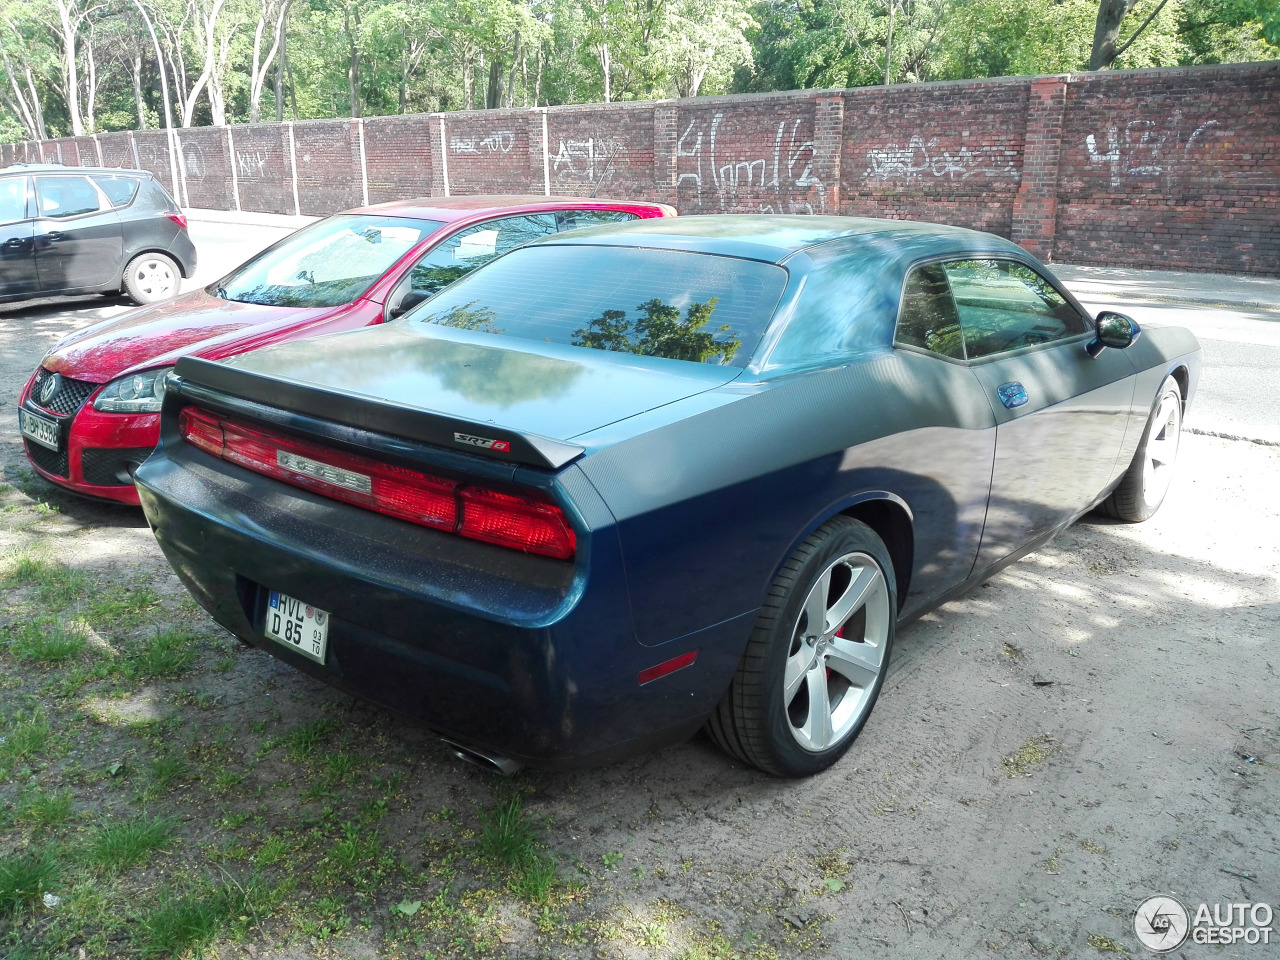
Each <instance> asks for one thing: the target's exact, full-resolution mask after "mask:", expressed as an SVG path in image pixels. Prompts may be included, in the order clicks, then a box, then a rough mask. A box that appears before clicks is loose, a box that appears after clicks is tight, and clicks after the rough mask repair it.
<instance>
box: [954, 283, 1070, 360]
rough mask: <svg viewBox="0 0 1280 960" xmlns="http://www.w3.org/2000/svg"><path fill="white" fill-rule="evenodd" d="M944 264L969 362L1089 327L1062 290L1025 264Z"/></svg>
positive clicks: (1053, 339) (1033, 344) (1063, 336)
mask: <svg viewBox="0 0 1280 960" xmlns="http://www.w3.org/2000/svg"><path fill="white" fill-rule="evenodd" d="M945 268H946V274H947V279H948V280H949V281H950V282H951V293H952V295H953V297H954V298H955V304H956V309H957V310H958V311H959V314H960V324H961V326H962V327H963V329H964V346H965V353H966V355H967V356H968V358H969V359H970V360H975V359H978V358H981V357H989V356H991V355H993V354H997V353H1004V352H1006V351H1008V350H1017V349H1019V348H1021V347H1031V346H1036V345H1038V344H1042V343H1052V342H1053V341H1055V340H1066V339H1068V338H1070V337H1075V336H1078V335H1080V334H1083V333H1086V332H1087V331H1088V329H1089V327H1088V324H1087V322H1086V320H1085V318H1084V317H1083V316H1081V314H1080V313H1079V312H1078V311H1077V310H1076V309H1075V308H1074V307H1073V306H1071V304H1069V303H1068V302H1067V301H1066V299H1065V298H1063V296H1062V294H1060V293H1058V291H1057V290H1056V289H1054V287H1053V285H1052V284H1051V283H1049V281H1048V280H1046V279H1045V278H1044V277H1042V276H1041V275H1040V274H1038V273H1036V272H1035V271H1034V270H1032V269H1031V268H1030V267H1028V266H1025V265H1024V264H1021V263H1016V262H1014V261H1012V260H953V261H951V262H949V263H947V264H946V265H945Z"/></svg>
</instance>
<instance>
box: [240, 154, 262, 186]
mask: <svg viewBox="0 0 1280 960" xmlns="http://www.w3.org/2000/svg"><path fill="white" fill-rule="evenodd" d="M268 159H269V158H268V156H267V154H266V152H265V151H262V150H237V151H236V170H237V171H238V172H239V175H240V176H242V177H247V178H249V179H253V178H255V177H256V178H257V179H259V180H261V179H262V178H263V177H265V176H266V175H267V161H268Z"/></svg>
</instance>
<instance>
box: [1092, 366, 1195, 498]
mask: <svg viewBox="0 0 1280 960" xmlns="http://www.w3.org/2000/svg"><path fill="white" fill-rule="evenodd" d="M1181 438H1182V390H1181V388H1179V386H1178V381H1177V380H1175V379H1173V377H1168V378H1166V379H1165V381H1164V383H1163V384H1161V385H1160V393H1159V394H1158V397H1157V399H1156V406H1155V409H1154V410H1152V411H1151V417H1150V419H1148V420H1147V427H1146V430H1144V431H1143V434H1142V442H1141V443H1140V444H1138V450H1137V452H1136V453H1135V454H1134V455H1133V462H1132V463H1131V464H1129V469H1128V470H1126V471H1125V474H1124V476H1123V477H1122V478H1121V479H1120V483H1119V485H1118V486H1117V487H1116V488H1115V489H1114V490H1113V491H1111V496H1109V497H1107V499H1106V500H1104V501H1102V505H1101V506H1100V507H1099V510H1101V512H1102V513H1103V514H1105V515H1106V516H1108V517H1111V518H1112V519H1113V520H1124V521H1125V522H1127V523H1141V522H1142V521H1143V520H1149V519H1150V518H1151V517H1153V516H1154V515H1155V512H1156V511H1157V510H1159V509H1160V504H1162V503H1164V498H1165V495H1166V494H1167V493H1168V492H1169V484H1170V483H1171V482H1172V480H1173V468H1174V464H1175V462H1176V461H1177V458H1178V444H1179V441H1180V440H1181Z"/></svg>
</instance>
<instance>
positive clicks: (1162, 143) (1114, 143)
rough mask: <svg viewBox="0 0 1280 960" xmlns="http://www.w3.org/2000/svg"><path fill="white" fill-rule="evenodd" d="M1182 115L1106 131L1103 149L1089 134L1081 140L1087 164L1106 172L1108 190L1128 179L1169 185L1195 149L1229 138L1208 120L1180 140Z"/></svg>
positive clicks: (1219, 124)
mask: <svg viewBox="0 0 1280 960" xmlns="http://www.w3.org/2000/svg"><path fill="white" fill-rule="evenodd" d="M1182 127H1183V124H1182V114H1181V113H1180V112H1178V111H1175V112H1174V114H1173V116H1172V117H1170V118H1169V119H1168V120H1166V121H1163V122H1160V121H1156V120H1130V121H1129V122H1128V123H1126V124H1125V125H1124V126H1123V127H1121V126H1119V125H1116V124H1113V125H1111V126H1109V127H1107V131H1106V144H1105V147H1103V146H1100V145H1099V144H1098V138H1097V137H1096V136H1095V135H1094V134H1092V133H1090V134H1088V135H1087V136H1085V138H1084V145H1085V149H1086V150H1088V152H1089V164H1090V165H1091V166H1095V167H1106V168H1109V172H1110V178H1111V187H1112V189H1114V190H1119V189H1121V188H1122V187H1123V186H1124V185H1125V182H1126V181H1127V180H1128V179H1129V178H1130V177H1137V178H1141V179H1150V178H1152V177H1165V178H1167V179H1169V180H1170V181H1172V178H1174V177H1175V176H1176V175H1177V171H1178V167H1179V166H1180V165H1181V164H1184V163H1189V162H1191V161H1192V160H1193V159H1194V157H1193V154H1194V153H1195V151H1196V150H1197V149H1200V148H1203V147H1205V146H1207V145H1208V140H1209V138H1210V137H1213V136H1227V137H1229V136H1231V135H1232V134H1231V133H1230V132H1229V131H1226V130H1223V129H1222V124H1221V123H1219V122H1218V121H1217V120H1208V121H1206V122H1205V123H1202V124H1200V126H1198V127H1196V128H1195V129H1194V130H1192V131H1191V134H1190V135H1189V136H1187V137H1186V138H1185V139H1184V138H1183V136H1182Z"/></svg>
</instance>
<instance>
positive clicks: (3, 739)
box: [0, 707, 53, 779]
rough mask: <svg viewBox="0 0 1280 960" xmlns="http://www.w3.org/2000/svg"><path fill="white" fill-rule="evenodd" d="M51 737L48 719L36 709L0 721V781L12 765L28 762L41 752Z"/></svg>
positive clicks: (19, 712)
mask: <svg viewBox="0 0 1280 960" xmlns="http://www.w3.org/2000/svg"><path fill="white" fill-rule="evenodd" d="M52 735H53V727H52V726H50V724H49V718H48V717H46V716H45V714H44V711H43V710H41V709H40V708H38V707H37V708H35V709H32V710H30V711H22V710H19V711H17V712H16V713H14V714H12V715H11V716H8V717H4V718H3V719H0V779H2V778H3V777H4V776H5V775H6V774H7V773H8V769H9V767H11V766H12V765H13V764H15V763H19V762H21V761H24V760H30V759H32V758H33V757H34V756H35V755H36V754H38V753H39V752H40V751H41V750H43V749H44V748H45V745H46V744H47V743H48V742H49V737H51V736H52Z"/></svg>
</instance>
